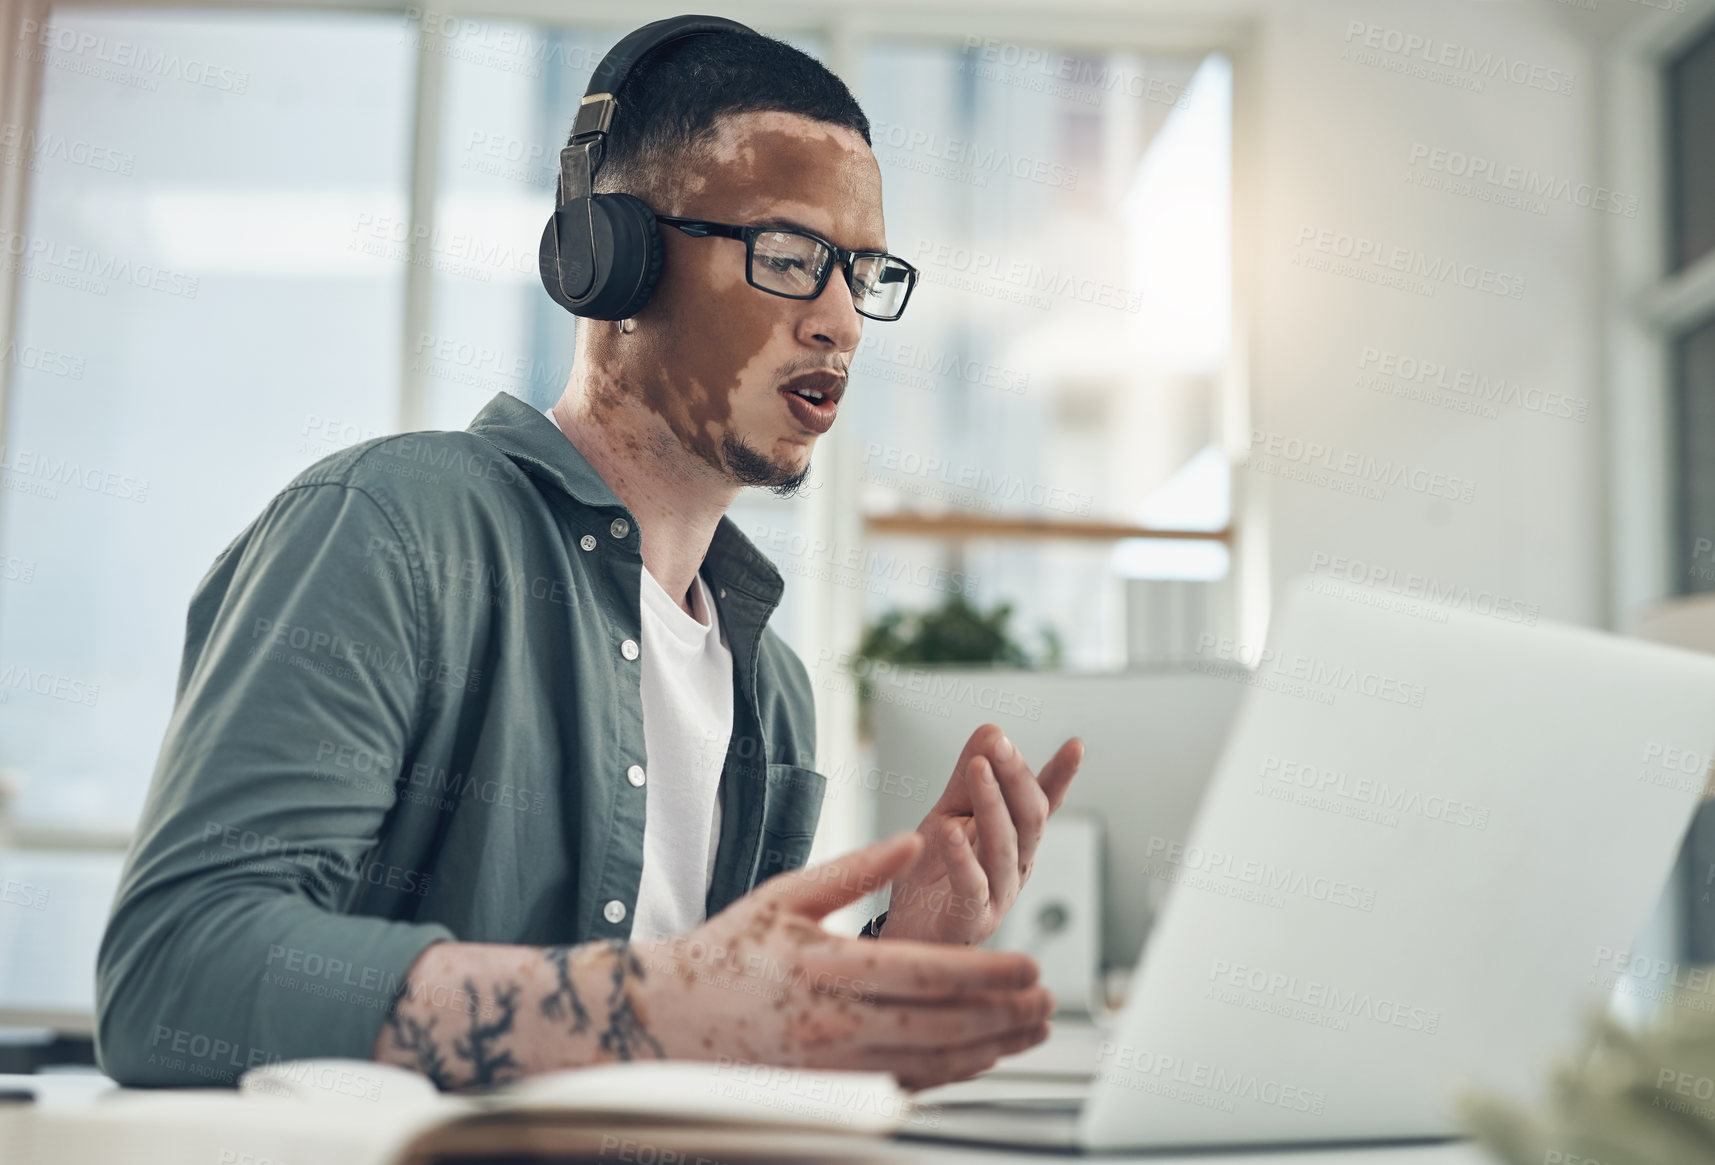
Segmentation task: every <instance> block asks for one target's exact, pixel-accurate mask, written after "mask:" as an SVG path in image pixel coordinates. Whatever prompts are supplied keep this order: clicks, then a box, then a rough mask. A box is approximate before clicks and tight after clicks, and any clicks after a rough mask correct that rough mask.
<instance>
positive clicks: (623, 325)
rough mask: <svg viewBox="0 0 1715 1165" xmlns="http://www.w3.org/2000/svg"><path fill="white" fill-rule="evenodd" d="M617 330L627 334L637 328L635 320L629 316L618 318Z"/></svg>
mask: <svg viewBox="0 0 1715 1165" xmlns="http://www.w3.org/2000/svg"><path fill="white" fill-rule="evenodd" d="M619 330H620V331H622V332H624V333H626V334H627V335H629V334H631V333H632V332H635V331H636V330H637V321H636V320H634V319H631V318H630V317H627V318H625V319H623V320H620V321H619Z"/></svg>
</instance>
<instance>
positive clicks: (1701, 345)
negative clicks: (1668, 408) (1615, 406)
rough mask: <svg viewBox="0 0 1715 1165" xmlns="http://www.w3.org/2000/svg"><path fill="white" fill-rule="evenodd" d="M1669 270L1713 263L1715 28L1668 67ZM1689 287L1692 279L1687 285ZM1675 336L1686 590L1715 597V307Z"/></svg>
mask: <svg viewBox="0 0 1715 1165" xmlns="http://www.w3.org/2000/svg"><path fill="white" fill-rule="evenodd" d="M1664 77H1665V89H1666V97H1667V123H1668V126H1669V130H1668V134H1667V140H1668V143H1669V150H1668V157H1667V171H1668V173H1667V182H1668V199H1667V201H1668V205H1669V215H1668V231H1669V238H1668V247H1667V249H1668V266H1669V269H1670V270H1672V271H1674V272H1676V273H1680V275H1681V279H1682V280H1684V279H1685V275H1684V273H1685V272H1687V271H1688V269H1690V268H1694V267H1697V266H1698V265H1699V264H1705V265H1706V264H1708V263H1710V262H1715V132H1712V127H1715V29H1711V30H1710V31H1708V32H1706V33H1705V34H1704V35H1703V36H1702V37H1701V39H1699V40H1697V41H1696V42H1695V43H1693V44H1692V45H1691V46H1690V47H1689V48H1688V49H1686V50H1685V51H1684V52H1682V53H1681V54H1680V55H1678V56H1677V57H1675V58H1674V59H1672V60H1671V61H1669V62H1668V64H1667V66H1666V68H1665V70H1664ZM1685 281H1686V282H1687V283H1689V280H1685ZM1684 314H1690V315H1691V317H1692V318H1691V320H1690V321H1689V322H1681V323H1679V326H1678V327H1677V328H1676V329H1675V331H1676V333H1677V334H1676V335H1674V336H1673V337H1671V339H1670V344H1671V356H1670V365H1671V368H1672V377H1673V385H1674V389H1673V391H1674V397H1675V406H1676V412H1677V414H1678V422H1679V423H1678V424H1677V425H1676V426H1675V430H1674V432H1675V436H1676V439H1677V441H1678V449H1677V461H1678V465H1677V475H1678V478H1679V487H1680V488H1679V537H1678V538H1677V539H1676V540H1675V543H1676V546H1677V548H1678V559H1679V569H1678V571H1677V574H1678V578H1679V582H1680V589H1681V590H1682V591H1686V592H1696V591H1710V590H1715V569H1711V564H1712V563H1715V552H1712V551H1710V550H1709V549H1708V547H1707V546H1706V545H1705V544H1706V543H1708V542H1710V541H1712V540H1715V539H1712V536H1715V459H1711V457H1710V456H1709V453H1710V451H1711V450H1715V304H1708V303H1705V304H1703V305H1701V309H1700V310H1699V311H1695V312H1691V313H1684Z"/></svg>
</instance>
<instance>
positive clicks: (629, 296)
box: [538, 194, 663, 320]
mask: <svg viewBox="0 0 1715 1165" xmlns="http://www.w3.org/2000/svg"><path fill="white" fill-rule="evenodd" d="M585 213H586V211H585V208H584V200H583V199H581V198H577V199H573V200H571V201H570V202H568V203H566V205H565V206H564V207H562V208H561V209H560V210H558V211H556V212H555V215H554V217H553V218H550V219H549V220H548V225H547V226H546V227H545V228H544V229H543V231H542V245H541V249H540V252H539V254H538V265H539V267H540V269H541V273H542V285H543V286H544V287H546V288H547V289H548V294H549V296H551V297H552V298H553V300H554V302H555V303H557V304H559V305H560V306H561V307H563V308H565V309H566V310H567V311H569V312H571V313H572V314H573V315H576V316H583V317H585V318H587V319H592V320H622V319H625V318H626V317H627V316H633V315H636V314H637V313H638V312H639V311H641V310H642V309H643V305H644V304H646V303H648V302H649V297H650V295H651V294H653V293H654V291H655V284H656V282H657V281H658V280H659V279H660V278H661V266H662V254H663V248H662V246H661V228H660V226H659V225H658V224H657V223H656V221H655V212H654V211H652V210H650V209H649V205H648V204H647V203H645V202H644V201H643V200H642V199H640V198H636V197H634V196H632V195H630V194H597V195H595V196H594V197H593V198H591V199H590V200H589V208H588V211H587V213H588V215H589V222H590V225H591V226H593V227H594V236H593V238H591V237H589V236H588V234H587V229H588V228H585V227H583V225H582V223H580V221H579V220H580V218H582V216H583V215H584V214H585ZM562 223H564V224H565V225H566V227H567V230H566V235H565V242H566V246H565V247H562V246H561V245H560V243H561V234H560V227H561V225H562ZM591 243H593V244H594V245H593V246H591V245H590V244H591ZM591 267H593V269H594V275H595V278H594V281H593V282H591V283H590V284H589V287H588V289H587V290H585V291H584V293H583V294H582V295H580V296H576V297H569V296H567V295H566V294H565V292H564V291H563V290H562V289H561V287H560V279H561V276H562V275H565V276H566V277H568V278H569V279H570V281H571V282H572V283H573V284H574V285H578V284H582V283H584V282H585V281H586V280H588V279H589V270H590V268H591Z"/></svg>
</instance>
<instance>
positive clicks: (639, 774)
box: [625, 765, 643, 789]
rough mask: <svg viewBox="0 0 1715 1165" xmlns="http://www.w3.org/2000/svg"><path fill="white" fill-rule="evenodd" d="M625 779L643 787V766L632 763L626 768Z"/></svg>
mask: <svg viewBox="0 0 1715 1165" xmlns="http://www.w3.org/2000/svg"><path fill="white" fill-rule="evenodd" d="M625 779H626V780H628V781H630V782H631V783H632V784H633V785H635V786H636V787H637V788H639V789H641V788H642V787H643V766H642V765H632V766H631V767H630V768H628V769H626V770H625Z"/></svg>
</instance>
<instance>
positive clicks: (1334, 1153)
mask: <svg viewBox="0 0 1715 1165" xmlns="http://www.w3.org/2000/svg"><path fill="white" fill-rule="evenodd" d="M973 1083H978V1082H973ZM18 1087H27V1088H30V1089H32V1090H34V1091H35V1092H36V1094H37V1097H38V1099H37V1101H36V1103H35V1104H19V1105H0V1161H5V1162H7V1163H8V1165H83V1163H84V1162H88V1163H89V1165H222V1163H223V1162H224V1163H225V1165H388V1163H389V1162H390V1161H391V1159H392V1150H393V1147H394V1146H396V1145H397V1144H398V1143H399V1137H400V1135H401V1132H402V1131H403V1130H402V1128H401V1126H400V1125H398V1124H389V1123H387V1122H383V1121H378V1120H377V1119H376V1114H375V1113H374V1112H373V1111H368V1112H366V1111H363V1109H365V1108H367V1107H368V1106H361V1105H351V1106H345V1108H344V1111H333V1110H332V1109H331V1108H330V1107H329V1106H324V1105H320V1104H318V1105H315V1106H314V1112H315V1119H314V1121H306V1120H305V1116H304V1114H305V1111H306V1109H307V1108H308V1107H309V1106H308V1105H306V1104H304V1103H303V1102H293V1101H284V1100H281V1101H273V1100H268V1099H266V1098H258V1097H242V1096H238V1095H237V1094H235V1093H233V1092H232V1091H231V1090H228V1089H210V1090H178V1089H174V1090H168V1091H161V1090H140V1089H139V1090H133V1089H120V1088H118V1087H117V1086H115V1085H114V1084H113V1082H112V1081H110V1080H108V1079H107V1078H105V1077H102V1076H96V1075H93V1074H90V1075H61V1074H50V1075H44V1076H5V1075H0V1088H18ZM113 1097H125V1098H127V1099H130V1098H133V1097H135V1098H137V1101H136V1103H137V1104H139V1105H146V1106H148V1108H149V1109H150V1110H151V1111H149V1112H147V1113H145V1112H144V1111H143V1110H142V1109H141V1108H138V1109H135V1110H134V1111H133V1113H132V1114H131V1115H130V1116H129V1117H128V1118H127V1119H126V1120H124V1121H113V1120H110V1119H106V1117H105V1116H98V1115H97V1113H98V1110H100V1109H101V1108H102V1107H103V1106H104V1099H106V1098H113ZM419 1119H420V1118H419ZM38 1122H43V1123H52V1124H54V1125H56V1126H58V1129H59V1131H61V1132H63V1131H64V1130H65V1129H66V1128H68V1127H69V1126H71V1125H72V1124H73V1123H75V1124H77V1125H79V1126H81V1127H80V1128H79V1129H78V1144H79V1146H80V1151H77V1152H75V1153H73V1154H72V1155H70V1156H67V1155H66V1152H65V1150H63V1149H62V1150H60V1151H58V1152H56V1153H55V1154H54V1155H53V1156H52V1158H51V1159H50V1158H49V1157H47V1156H45V1155H43V1154H42V1153H41V1152H38V1151H36V1150H35V1149H34V1148H32V1139H33V1136H34V1131H33V1126H37V1124H38ZM409 1123H410V1122H409V1120H407V1121H406V1122H405V1124H406V1125H408V1124H409ZM169 1129H171V1130H173V1131H174V1133H175V1134H177V1133H183V1134H185V1135H184V1136H183V1137H182V1138H180V1137H177V1136H175V1137H174V1139H173V1140H172V1141H168V1140H167V1138H165V1137H164V1136H163V1135H162V1134H163V1133H164V1132H166V1131H167V1130H169ZM791 1138H792V1134H788V1133H766V1134H759V1135H758V1138H757V1144H758V1148H759V1149H764V1148H767V1147H772V1148H774V1149H776V1151H778V1150H779V1149H780V1148H782V1147H789V1146H790V1144H791ZM859 1144H860V1145H861V1146H862V1147H863V1148H864V1154H865V1156H866V1157H868V1158H870V1159H873V1160H876V1161H881V1162H888V1163H892V1162H899V1163H908V1162H924V1163H929V1165H933V1163H952V1162H978V1161H1025V1160H1031V1159H1035V1160H1044V1159H1048V1160H1058V1161H1075V1160H1079V1159H1080V1158H1077V1157H1071V1156H1067V1155H1065V1154H1043V1153H1037V1152H1030V1151H1025V1150H1007V1149H999V1148H978V1147H966V1146H957V1145H941V1144H933V1143H928V1142H921V1141H894V1142H859ZM607 1160H609V1161H611V1162H614V1165H621V1163H622V1162H623V1158H622V1157H621V1156H620V1155H619V1154H618V1153H615V1154H612V1155H610V1156H609V1157H608V1158H607ZM1090 1160H1095V1161H1101V1162H1111V1163H1115V1165H1118V1163H1121V1162H1149V1163H1150V1165H1323V1163H1337V1165H1493V1160H1492V1158H1490V1157H1488V1156H1487V1155H1486V1154H1485V1153H1484V1152H1483V1151H1482V1150H1481V1149H1480V1148H1479V1147H1477V1146H1475V1145H1472V1144H1468V1143H1460V1144H1452V1145H1429V1146H1410V1147H1401V1148H1375V1147H1363V1148H1354V1149H1325V1148H1324V1149H1315V1150H1308V1151H1302V1152H1297V1151H1295V1152H1272V1153H1258V1152H1254V1151H1252V1152H1238V1153H1219V1154H1212V1153H1207V1152H1199V1153H1185V1154H1135V1155H1133V1154H1127V1155H1118V1156H1101V1157H1095V1158H1090ZM624 1165H648V1163H647V1162H645V1161H642V1160H641V1155H639V1156H638V1157H635V1158H633V1159H632V1161H631V1162H624Z"/></svg>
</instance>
